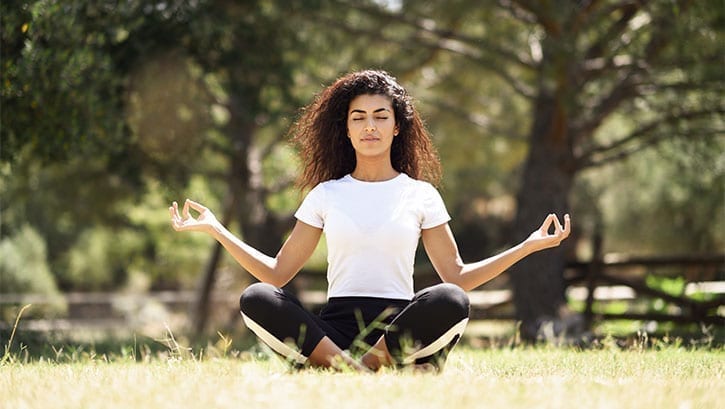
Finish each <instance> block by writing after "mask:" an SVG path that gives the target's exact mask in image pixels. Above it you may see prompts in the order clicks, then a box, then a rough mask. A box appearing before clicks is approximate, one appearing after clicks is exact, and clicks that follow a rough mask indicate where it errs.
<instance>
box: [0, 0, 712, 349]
mask: <svg viewBox="0 0 725 409" xmlns="http://www.w3.org/2000/svg"><path fill="white" fill-rule="evenodd" d="M0 11H1V13H0V18H1V20H2V27H1V30H2V49H1V50H0V52H1V58H2V61H0V64H1V67H2V68H1V70H2V83H1V84H0V86H1V92H2V100H1V103H2V105H1V106H0V110H1V111H0V114H1V116H0V118H1V123H0V126H1V131H0V138H1V145H0V341H2V344H3V345H5V344H6V342H7V340H8V336H9V335H8V334H9V333H10V331H11V330H12V329H13V328H14V327H15V320H16V318H17V317H18V313H19V311H20V309H21V308H22V307H23V306H25V305H28V304H31V306H30V307H28V308H27V309H26V310H25V311H23V316H22V319H21V320H20V322H19V324H18V325H17V330H18V335H17V336H19V337H20V338H17V339H20V340H21V342H22V340H23V337H24V336H25V337H31V336H46V337H47V336H50V335H52V336H55V337H66V338H68V337H69V338H73V337H80V336H81V334H82V335H83V336H86V337H94V336H100V337H106V336H112V337H120V338H123V337H129V336H132V337H136V336H146V337H150V338H157V337H160V336H161V334H163V333H164V331H174V332H175V333H178V334H186V336H189V337H190V338H193V339H204V337H212V338H214V337H217V336H218V335H220V334H234V336H238V337H244V336H246V335H247V333H246V330H245V329H244V328H243V325H242V323H241V320H240V319H239V313H238V309H237V300H238V296H239V294H240V293H241V291H242V290H243V289H244V288H245V286H246V285H248V284H249V283H251V282H252V278H251V276H250V275H249V274H248V273H246V272H245V271H243V270H242V269H241V268H240V267H239V266H238V265H236V264H235V263H234V261H233V260H232V259H231V257H228V256H227V254H226V253H225V252H224V251H223V250H222V249H220V248H219V247H218V245H217V244H216V243H215V242H213V240H211V239H210V238H209V237H207V236H204V235H203V234H199V233H176V232H174V231H173V230H172V229H171V227H170V223H169V214H168V210H167V209H168V206H169V204H170V203H171V201H173V200H177V201H183V200H184V199H185V198H187V197H189V198H193V199H194V200H197V201H199V202H201V203H204V204H205V205H206V206H207V207H209V208H211V209H212V210H213V211H214V212H215V214H216V215H217V217H218V218H219V219H220V220H222V221H223V222H224V223H225V224H226V225H227V226H228V227H229V228H230V229H231V230H232V231H233V232H235V233H236V234H238V235H239V236H240V237H242V238H243V239H244V240H245V241H247V242H248V243H250V244H252V245H254V246H255V247H257V248H259V249H260V250H262V251H264V252H266V253H267V254H270V255H274V254H275V253H276V252H277V250H278V248H279V246H280V244H281V242H282V240H284V237H285V235H286V234H287V233H288V231H289V229H290V227H291V226H292V223H293V218H292V214H293V212H294V210H295V209H296V207H297V206H298V204H299V202H300V200H301V198H302V196H301V194H300V192H298V191H297V190H296V189H295V187H294V180H295V177H296V175H297V172H298V167H297V162H296V155H295V151H294V147H292V146H291V145H290V144H289V142H288V141H289V138H288V133H287V131H288V129H289V127H290V125H291V124H292V123H293V122H294V121H295V119H296V118H297V115H298V114H299V109H300V108H301V107H303V106H304V105H306V104H308V103H309V102H311V101H312V99H313V97H314V95H315V93H316V92H319V91H320V90H321V89H322V87H323V86H325V85H327V84H330V83H331V82H332V81H334V80H335V79H336V78H337V77H339V76H340V75H342V74H344V73H346V72H349V71H352V70H357V69H365V68H378V69H384V70H386V71H388V72H390V73H391V74H393V75H394V76H396V77H397V78H398V79H399V81H400V82H401V83H402V84H403V85H404V86H405V87H406V88H407V89H408V90H409V92H410V93H411V94H412V95H413V96H414V97H415V98H416V102H417V106H418V108H419V110H420V111H421V113H422V114H423V116H424V118H425V119H426V125H427V126H428V128H429V130H430V131H431V133H432V135H433V137H434V141H435V143H436V146H437V147H438V149H439V153H440V156H441V161H442V163H443V168H444V177H443V181H442V183H441V186H440V190H441V193H442V195H443V197H444V199H445V201H446V204H447V206H448V209H449V211H450V213H451V215H452V216H453V221H452V228H453V231H454V233H455V235H456V238H457V241H458V243H459V246H460V250H461V253H462V256H463V258H464V260H466V261H474V260H478V259H481V258H484V257H487V256H490V255H492V254H494V253H496V252H497V251H500V250H502V249H505V248H507V247H508V246H510V245H513V244H516V243H518V242H520V241H521V240H523V239H525V238H526V237H527V236H528V235H529V234H530V232H531V231H533V230H534V229H535V228H537V227H538V226H539V225H540V223H541V221H542V220H543V218H544V217H545V215H546V214H548V213H550V212H556V213H558V214H559V215H562V214H564V213H565V212H568V213H571V214H572V219H573V221H574V228H575V229H574V233H573V235H572V237H571V238H570V239H569V240H568V241H567V242H566V245H564V246H562V247H561V248H558V249H556V250H552V251H548V252H546V254H540V255H537V256H535V257H531V258H529V259H527V260H526V261H525V262H522V263H520V264H518V265H517V266H515V268H512V269H511V271H509V272H507V273H506V274H504V275H502V276H501V277H499V278H497V279H495V280H494V281H492V282H491V283H489V284H487V285H485V286H483V287H482V288H480V289H477V291H475V292H474V293H472V301H473V303H474V317H475V318H476V319H477V322H476V324H477V325H478V326H477V325H476V324H472V326H471V332H472V334H474V335H475V334H476V333H480V334H481V335H480V337H481V339H486V338H487V337H491V336H497V335H503V336H511V334H513V332H514V331H515V330H518V331H519V332H520V334H521V335H522V336H523V337H524V338H528V339H531V340H533V339H542V338H547V339H554V338H557V339H561V337H567V338H577V339H580V338H581V337H582V336H588V337H590V338H589V339H591V337H594V338H596V337H598V336H604V335H607V334H611V333H618V334H627V333H637V332H638V331H639V332H640V333H641V332H642V331H647V332H651V333H653V334H654V333H658V334H667V333H678V334H690V335H692V336H693V337H694V338H698V339H700V338H702V337H704V338H706V339H709V340H712V339H713V337H717V334H718V330H722V327H723V323H724V322H725V321H724V317H725V308H724V307H723V293H725V289H724V286H723V283H724V282H725V149H724V148H725V115H724V114H725V102H724V100H723V91H725V77H724V76H723V66H724V63H725V41H724V40H725V38H724V37H723V28H724V27H725V2H723V1H721V0H712V1H677V0H658V1H596V0H589V1H585V0H580V1H573V0H572V1H564V0H562V1H549V2H539V1H523V0H522V1H518V0H498V1H478V0H476V1H467V0H461V1H456V2H450V1H447V0H430V1H405V0H397V1H396V0H388V1H385V0H377V1H367V0H356V1H345V0H339V1H333V0H309V1H296V2H287V1H282V0H268V1H264V0H260V1H205V0H186V1H181V0H179V1H176V0H169V1H136V0H128V1H123V2H117V1H104V0H98V1H77V0H64V1H12V0H8V1H3V2H2V4H1V5H0ZM323 244H324V243H323ZM323 244H321V245H320V247H319V248H318V251H317V252H316V253H315V255H314V256H313V258H312V260H310V262H309V263H308V265H307V266H306V267H305V270H304V271H303V272H302V273H301V274H300V275H299V276H298V277H297V278H295V280H294V281H293V282H292V283H291V284H290V289H291V290H293V291H297V292H298V293H299V294H300V297H301V298H302V299H303V301H304V302H305V303H306V304H308V305H309V306H310V307H311V308H315V306H318V305H319V304H320V303H321V302H323V301H324V289H325V284H324V274H325V268H326V264H325V257H326V255H325V248H324V245H323ZM418 261H419V262H418V266H417V273H416V274H417V277H418V279H417V280H418V281H417V283H418V285H419V286H422V285H426V284H427V283H430V282H434V281H435V274H434V273H433V272H432V268H431V267H430V266H429V264H428V261H427V259H426V257H425V255H424V254H420V257H419V260H418ZM491 323H498V324H495V325H492V324H491ZM517 323H518V324H517ZM476 331H478V332H476ZM26 342H28V341H26Z"/></svg>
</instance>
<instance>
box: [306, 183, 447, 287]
mask: <svg viewBox="0 0 725 409" xmlns="http://www.w3.org/2000/svg"><path fill="white" fill-rule="evenodd" d="M295 217H296V218H297V219H298V220H300V221H301V222H304V223H306V224H309V225H311V226H314V227H317V228H320V229H323V231H324V233H325V237H326V240H327V262H328V268H327V280H328V289H327V296H328V297H349V296H367V297H381V298H394V299H405V300H410V299H412V298H413V263H414V259H415V251H416V248H417V247H418V242H419V239H420V231H421V229H429V228H432V227H436V226H439V225H441V224H443V223H446V222H448V221H449V220H450V219H451V218H450V216H449V215H448V212H447V211H446V207H445V204H444V203H443V199H442V198H441V196H440V194H439V193H438V191H437V190H436V189H435V187H433V185H431V184H430V183H427V182H423V181H419V180H415V179H412V178H410V177H409V176H408V175H406V174H404V173H401V174H400V175H398V176H396V177H395V178H393V179H390V180H387V181H383V182H363V181H360V180H357V179H354V178H353V177H352V176H350V175H347V176H344V177H342V178H340V179H337V180H330V181H327V182H323V183H320V184H319V185H317V186H316V187H315V188H314V189H312V190H311V191H310V193H308V194H307V197H305V200H304V201H303V202H302V204H301V205H300V208H299V209H298V210H297V212H296V213H295Z"/></svg>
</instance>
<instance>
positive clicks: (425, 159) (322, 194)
mask: <svg viewBox="0 0 725 409" xmlns="http://www.w3.org/2000/svg"><path fill="white" fill-rule="evenodd" d="M291 131H292V138H293V140H294V142H296V143H297V145H298V146H299V148H300V153H301V157H302V164H303V171H302V173H301V176H300V179H299V185H300V187H301V188H302V189H307V188H312V190H311V191H310V192H309V193H308V194H307V196H306V197H305V199H304V200H303V202H302V204H301V206H300V207H299V209H298V210H297V212H296V213H295V217H296V218H297V222H296V224H295V226H294V228H293V230H292V232H291V234H290V236H289V237H288V239H287V240H286V242H285V243H284V244H283V245H282V248H281V249H280V251H279V253H278V254H277V255H276V257H269V256H267V255H265V254H262V253H260V252H259V251H257V250H256V249H254V248H252V247H250V246H249V245H247V244H246V243H244V242H242V241H241V240H239V239H238V238H236V237H235V236H234V235H232V234H231V233H230V232H229V231H228V230H227V229H226V228H225V227H224V226H222V225H221V224H220V223H219V222H218V221H217V219H216V218H215V217H214V215H213V214H212V212H211V211H209V209H207V208H206V207H204V206H202V205H200V204H198V203H195V202H193V201H191V200H188V199H187V200H186V202H185V203H184V207H183V209H182V211H181V213H179V208H178V205H177V203H176V202H174V203H173V205H172V206H171V207H170V208H169V211H170V213H171V221H172V225H173V227H174V229H176V230H177V231H185V230H193V231H202V232H205V233H208V234H209V235H211V236H212V237H214V238H215V239H216V240H218V241H219V242H220V243H221V244H222V245H223V246H224V247H225V248H226V249H227V251H229V253H231V255H232V256H233V257H234V258H235V259H236V260H237V261H238V262H239V264H240V265H241V266H242V267H244V268H245V269H246V270H247V271H249V272H250V273H251V274H252V275H253V276H254V277H256V278H257V279H259V281H260V283H255V284H252V285H251V286H250V287H248V288H247V289H246V290H245V291H244V293H243V294H242V297H241V300H240V308H241V313H242V316H243V319H244V322H245V324H246V325H247V326H248V327H249V328H250V329H251V330H252V331H253V332H254V333H255V334H257V336H258V337H259V338H261V340H262V341H264V342H265V343H266V344H267V345H269V346H270V347H271V348H272V349H273V350H275V351H276V352H277V353H279V354H281V355H283V356H285V357H286V358H287V359H289V360H290V361H292V362H293V363H295V364H297V365H313V366H321V367H336V368H339V367H341V366H347V367H351V368H354V369H357V370H363V371H366V370H377V369H378V368H380V367H382V366H386V365H396V366H399V365H428V366H430V365H432V366H433V367H435V368H440V367H441V365H442V363H443V362H444V361H445V358H446V356H447V353H448V351H450V349H451V348H452V347H453V346H454V345H455V344H456V342H457V340H458V339H459V338H460V336H461V334H462V332H463V330H464V328H465V326H466V323H467V321H468V314H469V303H468V297H467V295H466V294H465V291H468V290H471V289H474V288H476V287H478V286H480V285H482V284H483V283H486V282H487V281H489V280H491V279H492V278H494V277H496V276H498V275H499V274H501V273H502V272H503V271H505V270H506V269H507V268H509V267H510V266H511V265H513V264H514V263H516V262H517V261H519V260H521V259H522V258H524V257H526V256H527V255H529V254H531V253H534V252H536V251H540V250H543V249H546V248H550V247H555V246H558V245H559V243H561V241H562V240H564V239H565V238H566V237H567V236H568V235H569V232H570V220H569V216H568V215H566V216H564V226H563V227H562V225H561V223H560V222H559V219H558V218H557V217H556V216H555V215H553V214H550V215H549V216H548V217H546V219H545V220H544V222H543V224H542V225H541V227H540V228H539V229H538V230H536V231H535V232H534V233H532V234H531V235H530V236H529V237H528V238H527V239H526V240H525V241H524V242H522V243H520V244H519V245H517V246H515V247H513V248H511V249H509V250H507V251H505V252H503V253H501V254H498V255H496V256H494V257H490V258H488V259H485V260H481V261H478V262H476V263H464V262H463V261H462V260H461V258H460V256H459V253H458V248H457V246H456V242H455V240H454V237H453V234H452V233H451V229H450V227H449V225H448V222H449V220H450V216H449V215H448V213H447V211H446V208H445V205H444V203H443V200H442V199H441V196H440V194H439V193H438V191H437V190H436V189H435V187H434V184H436V183H437V182H438V180H439V177H440V164H439V161H438V157H437V154H436V152H435V149H434V147H433V145H432V143H431V140H430V137H429V135H428V133H427V131H426V130H425V128H424V126H423V123H422V121H421V119H420V116H419V115H418V112H417V111H416V109H415V107H414V106H413V103H412V99H411V98H410V96H409V95H408V94H407V92H406V91H405V89H403V87H401V86H400V85H399V84H398V83H397V81H396V80H395V78H393V77H392V76H390V75H389V74H387V73H385V72H382V71H362V72H354V73H351V74H348V75H346V76H344V77H342V78H340V79H338V80H337V81H336V82H335V83H333V84H332V85H331V86H329V87H327V88H326V89H324V90H323V91H322V92H321V93H320V94H319V95H318V96H317V98H316V99H315V100H314V102H313V103H312V104H310V105H309V106H308V107H307V108H306V109H305V110H304V111H303V113H302V116H301V118H300V120H299V121H298V122H297V124H295V126H294V127H293V128H292V130H291ZM190 209H191V210H195V211H196V212H198V213H199V214H198V216H197V217H193V216H192V215H191V213H190ZM552 228H553V230H554V232H553V233H549V230H550V229H552ZM323 232H324V233H325V237H326V240H327V248H328V264H329V266H328V273H327V278H328V294H327V295H328V303H327V305H326V306H325V308H323V310H322V311H321V312H320V314H319V315H315V314H313V313H311V312H309V311H307V310H305V309H304V308H303V307H302V305H301V304H300V302H299V301H298V300H297V299H296V298H295V297H294V296H293V295H291V294H289V293H287V292H285V291H284V290H281V287H282V286H284V285H285V284H286V283H287V282H289V281H290V280H291V279H292V278H293V277H294V276H295V274H297V272H298V271H299V270H300V269H301V268H302V266H303V265H304V264H305V262H306V261H307V260H308V258H309V257H310V255H311V254H312V252H313V251H314V249H315V248H316V246H317V244H318V241H319V240H320V237H321V235H322V233H323ZM419 239H422V241H423V245H424V248H425V250H426V253H427V254H428V257H429V258H430V260H431V262H432V264H433V267H434V268H435V270H436V272H437V273H438V275H439V276H440V278H441V279H442V281H443V283H442V284H438V285H435V286H432V287H429V288H426V289H424V290H422V291H419V292H418V293H415V294H414V293H413V261H414V256H415V252H416V248H417V246H418V241H419ZM358 351H360V353H361V355H362V356H361V357H360V358H359V359H354V358H353V357H354V356H356V355H358V353H356V352H358Z"/></svg>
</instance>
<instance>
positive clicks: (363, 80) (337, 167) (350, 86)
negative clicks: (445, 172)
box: [290, 70, 441, 190]
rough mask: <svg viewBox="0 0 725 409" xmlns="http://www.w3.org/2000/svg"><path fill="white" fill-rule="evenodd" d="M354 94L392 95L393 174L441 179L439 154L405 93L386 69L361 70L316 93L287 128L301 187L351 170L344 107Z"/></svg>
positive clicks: (352, 162)
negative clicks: (394, 129)
mask: <svg viewBox="0 0 725 409" xmlns="http://www.w3.org/2000/svg"><path fill="white" fill-rule="evenodd" d="M359 95H385V96H387V97H388V98H390V99H391V102H392V106H393V111H394V112H395V123H396V124H397V126H398V135H397V136H396V137H395V138H394V139H393V144H392V147H391V153H390V156H391V161H392V164H393V168H394V169H395V170H396V171H398V172H403V173H406V174H407V175H408V176H410V177H411V178H414V179H419V180H425V181H427V182H430V183H432V184H433V185H437V184H438V183H439V182H440V177H441V165H440V160H439V158H438V153H437V151H436V149H435V147H434V146H433V143H432V142H431V139H430V135H429V134H428V131H427V130H426V129H425V126H424V124H423V121H422V120H421V118H420V115H419V114H418V111H417V110H416V109H415V106H414V105H413V100H412V98H411V97H410V96H409V95H408V93H407V91H406V90H405V89H404V88H403V87H402V86H400V84H398V82H397V80H396V79H395V77H393V76H392V75H390V74H388V73H387V72H385V71H378V70H365V71H358V72H353V73H350V74H347V75H345V76H343V77H341V78H339V79H338V80H337V81H335V82H334V83H333V84H332V85H330V86H328V87H327V88H325V89H324V90H322V92H320V93H319V94H318V95H317V96H316V97H315V99H314V101H313V102H312V103H310V104H309V105H308V106H306V107H305V108H303V109H302V113H301V115H300V118H299V120H298V121H297V122H296V123H295V124H294V126H293V127H292V128H291V129H290V134H291V139H292V142H293V143H294V144H295V145H296V147H297V148H298V150H299V153H300V157H301V161H302V172H301V173H300V175H299V177H298V179H297V185H298V186H299V187H300V188H301V189H303V190H304V189H307V188H312V187H314V186H316V185H317V184H318V183H321V182H324V181H327V180H332V179H339V178H341V177H343V176H345V175H347V174H348V173H351V172H352V171H353V170H354V169H355V165H356V159H355V151H354V149H353V147H352V143H351V142H350V139H349V138H348V136H347V111H348V109H349V106H350V102H351V101H352V100H353V99H354V98H355V97H357V96H359Z"/></svg>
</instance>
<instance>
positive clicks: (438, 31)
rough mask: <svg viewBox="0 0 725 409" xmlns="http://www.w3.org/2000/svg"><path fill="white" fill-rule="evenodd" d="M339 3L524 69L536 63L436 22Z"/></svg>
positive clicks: (493, 43)
mask: <svg viewBox="0 0 725 409" xmlns="http://www.w3.org/2000/svg"><path fill="white" fill-rule="evenodd" d="M337 3H338V4H339V5H340V6H346V7H348V8H351V9H353V10H357V11H359V12H362V13H366V14H369V15H372V16H374V17H376V18H380V19H384V20H387V21H390V22H394V23H396V24H400V23H403V24H406V25H407V26H409V27H411V28H414V29H415V30H417V31H418V32H419V33H425V34H427V35H429V36H431V37H433V38H434V39H435V40H436V41H446V42H458V43H462V44H461V45H458V46H457V47H461V48H463V47H464V45H465V46H467V47H474V48H476V49H477V50H479V52H480V51H483V52H487V53H490V54H493V55H495V56H497V57H500V58H503V59H504V60H506V61H509V62H513V63H514V64H516V65H518V66H520V67H522V68H526V69H533V68H534V62H533V61H532V60H531V59H530V58H527V56H525V55H523V54H521V53H516V52H514V51H512V50H511V49H506V48H505V47H502V46H501V45H499V44H498V43H495V42H492V41H487V40H486V39H485V38H482V37H471V36H468V35H465V34H463V33H459V32H456V31H455V30H453V29H450V28H438V27H436V26H435V21H434V20H431V19H427V18H420V17H408V16H406V15H405V14H403V13H394V12H389V11H385V10H382V9H381V8H379V7H372V6H366V5H364V4H362V3H359V2H347V1H340V0H338V2H337ZM454 48H455V47H454Z"/></svg>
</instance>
